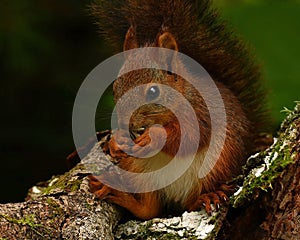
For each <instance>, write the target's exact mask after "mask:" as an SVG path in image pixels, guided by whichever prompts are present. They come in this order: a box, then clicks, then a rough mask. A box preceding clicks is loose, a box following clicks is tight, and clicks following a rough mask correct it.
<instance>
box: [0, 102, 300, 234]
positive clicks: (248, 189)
mask: <svg viewBox="0 0 300 240" xmlns="http://www.w3.org/2000/svg"><path fill="white" fill-rule="evenodd" d="M103 141H105V138H104V139H103V140H102V142H103ZM100 145H101V142H100V143H99V144H96V145H95V146H94V147H93V149H92V150H91V151H90V153H89V154H88V155H87V156H86V157H85V158H84V159H83V160H82V162H81V163H80V164H78V165H77V166H76V167H75V168H73V169H72V170H71V171H70V172H67V173H65V174H64V175H62V176H58V177H53V178H52V179H51V180H49V181H48V182H47V183H41V184H38V185H37V186H34V187H33V188H32V189H31V190H30V192H29V195H28V199H27V200H26V201H25V202H23V203H14V204H1V205H0V239H24V238H25V239H114V237H116V238H118V239H124V238H125V237H126V238H130V239H153V238H154V239H169V238H170V237H171V238H172V239H181V238H187V239H189V238H196V239H214V238H216V236H218V238H221V239H279V238H281V239H297V237H298V236H300V219H299V212H300V154H299V152H300V103H298V104H297V106H296V108H295V110H294V111H293V112H289V115H288V117H287V118H286V120H285V121H284V122H283V124H282V126H281V130H280V132H279V135H278V138H277V140H276V142H275V143H274V144H273V145H272V146H271V147H270V148H269V149H267V150H266V151H263V152H261V153H259V154H256V155H255V156H252V157H251V158H249V160H248V162H247V164H246V166H245V167H244V175H243V176H240V177H239V178H238V181H240V182H241V183H242V187H241V188H240V189H239V190H238V191H237V192H236V193H235V195H234V196H232V197H231V203H230V206H227V207H226V206H225V207H224V206H223V207H222V209H221V211H220V212H218V213H214V214H213V215H212V216H210V217H209V216H207V215H206V213H204V212H203V211H200V212H192V213H184V214H183V215H182V216H179V217H173V218H166V219H152V220H150V221H145V222H139V221H129V222H127V223H125V224H121V225H118V221H119V220H120V218H121V216H122V210H121V209H120V208H118V207H116V206H114V205H112V204H109V203H106V202H105V201H99V200H97V199H95V197H94V195H93V194H91V193H90V192H89V191H88V182H87V178H86V176H87V175H89V172H88V170H87V169H91V168H95V167H96V168H100V169H101V168H103V167H105V164H107V162H108V161H107V160H109V161H111V159H110V157H108V156H106V155H104V154H103V153H101V151H100ZM99 162H100V163H103V164H102V165H101V164H99Z"/></svg>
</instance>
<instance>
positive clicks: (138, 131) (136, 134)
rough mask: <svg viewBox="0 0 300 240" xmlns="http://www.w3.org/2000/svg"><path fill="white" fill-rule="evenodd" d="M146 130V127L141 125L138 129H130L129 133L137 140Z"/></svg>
mask: <svg viewBox="0 0 300 240" xmlns="http://www.w3.org/2000/svg"><path fill="white" fill-rule="evenodd" d="M145 130H146V127H140V128H137V129H130V130H129V134H130V137H131V138H132V139H133V140H135V139H137V138H138V137H140V136H141V135H142V134H143V133H144V132H145Z"/></svg>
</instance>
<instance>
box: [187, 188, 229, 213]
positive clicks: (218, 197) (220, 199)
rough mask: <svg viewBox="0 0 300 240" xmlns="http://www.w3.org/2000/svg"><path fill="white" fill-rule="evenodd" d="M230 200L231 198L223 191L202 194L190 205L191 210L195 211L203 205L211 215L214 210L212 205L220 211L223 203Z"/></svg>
mask: <svg viewBox="0 0 300 240" xmlns="http://www.w3.org/2000/svg"><path fill="white" fill-rule="evenodd" d="M228 200H229V198H228V197H227V196H226V194H225V193H224V192H222V191H216V192H210V193H205V194H201V195H200V196H199V197H198V199H197V201H196V202H195V203H194V204H193V205H192V206H190V207H189V211H195V210H198V209H199V208H201V206H204V209H205V211H206V213H207V214H208V215H209V216H210V215H211V213H212V211H213V210H212V207H211V205H213V206H214V208H215V210H216V211H218V210H219V209H220V206H221V203H226V202H228Z"/></svg>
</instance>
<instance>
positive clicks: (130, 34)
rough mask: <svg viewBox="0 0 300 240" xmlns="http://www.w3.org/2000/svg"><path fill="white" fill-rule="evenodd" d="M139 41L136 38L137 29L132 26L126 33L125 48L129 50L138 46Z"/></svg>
mask: <svg viewBox="0 0 300 240" xmlns="http://www.w3.org/2000/svg"><path fill="white" fill-rule="evenodd" d="M138 47H139V46H138V41H137V38H136V31H135V27H134V26H132V25H131V26H130V28H129V29H128V31H127V33H126V37H125V41H124V44H123V50H124V51H127V50H130V49H133V48H138Z"/></svg>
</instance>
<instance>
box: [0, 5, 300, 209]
mask: <svg viewBox="0 0 300 240" xmlns="http://www.w3.org/2000/svg"><path fill="white" fill-rule="evenodd" d="M89 3H90V1H87V0H81V1H79V0H78V1H77V0H72V1H71V0H64V1H55V0H40V1H30V0H28V1H20V0H4V1H2V4H1V9H0V56H1V63H0V71H1V88H0V93H1V94H0V97H1V105H2V111H1V118H0V119H1V120H0V123H1V125H0V126H1V135H0V157H1V168H0V169H1V174H0V189H1V191H0V203H5V202H16V201H22V200H23V199H24V197H25V196H26V192H27V189H28V188H29V187H30V186H32V185H33V184H35V183H36V182H39V181H42V180H47V179H48V178H49V177H51V176H52V175H54V174H60V173H63V172H65V171H66V170H67V167H66V162H65V157H66V156H67V155H68V154H69V153H70V152H72V151H73V150H74V145H73V139H72V131H71V119H72V118H71V116H72V107H73V101H74V99H75V96H76V92H77V90H78V88H79V87H80V84H81V82H82V81H83V80H84V78H85V77H86V75H87V74H88V73H89V72H90V71H91V70H92V69H93V68H94V67H95V66H96V65H98V64H99V63H100V62H101V61H102V60H104V59H105V58H107V57H109V56H110V55H111V54H112V52H111V51H110V49H109V48H108V46H107V45H105V43H103V41H102V40H101V38H100V37H99V36H98V34H97V27H96V26H95V25H94V24H93V20H92V18H91V17H90V16H89V15H88V13H87V11H86V6H87V4H89ZM215 5H217V6H218V7H219V8H220V12H221V15H222V16H223V17H224V18H225V19H226V20H227V21H228V22H229V24H230V25H231V26H232V27H233V28H234V29H236V32H238V33H239V35H241V36H242V37H243V38H244V39H245V40H246V41H248V42H249V43H250V44H251V45H252V46H253V48H254V52H255V53H256V55H257V58H258V59H259V61H260V62H261V64H262V66H263V71H264V77H265V80H266V85H267V87H268V89H269V106H270V109H271V112H272V115H273V117H274V119H275V122H276V125H277V126H278V125H279V123H280V121H281V120H282V118H283V117H284V114H283V113H280V111H281V110H282V109H283V107H288V108H292V107H293V106H294V101H296V100H300V94H299V88H300V71H299V70H298V69H299V67H298V65H299V64H300V61H299V58H300V46H299V40H300V2H299V0H282V1H281V0H244V1H242V0H222V1H221V0H216V1H215ZM106 99H107V100H106V102H108V105H111V102H110V101H109V100H110V98H109V97H106ZM104 118H106V117H104ZM104 118H103V119H104ZM103 119H102V120H103ZM97 121H98V123H99V125H100V126H102V128H104V129H105V128H109V125H108V124H107V122H104V123H103V122H102V121H101V118H100V119H98V120H97Z"/></svg>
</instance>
